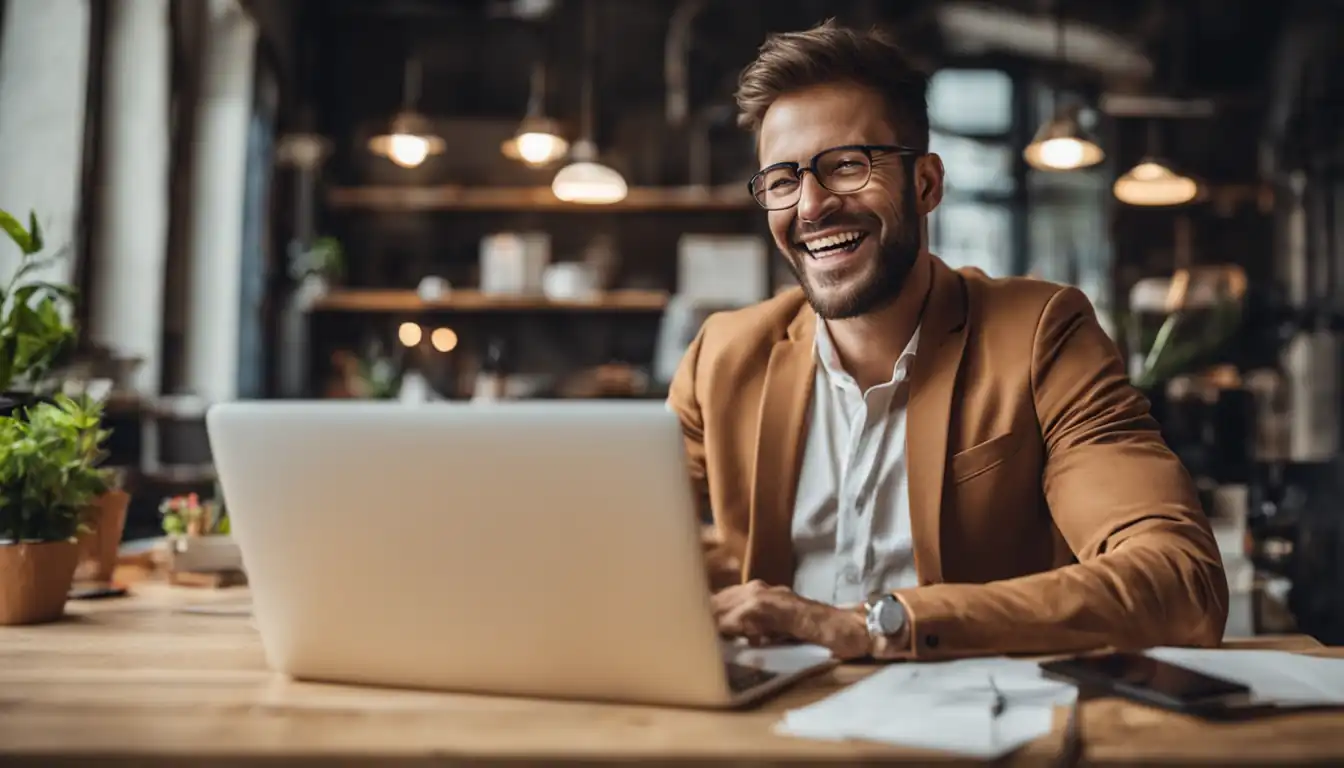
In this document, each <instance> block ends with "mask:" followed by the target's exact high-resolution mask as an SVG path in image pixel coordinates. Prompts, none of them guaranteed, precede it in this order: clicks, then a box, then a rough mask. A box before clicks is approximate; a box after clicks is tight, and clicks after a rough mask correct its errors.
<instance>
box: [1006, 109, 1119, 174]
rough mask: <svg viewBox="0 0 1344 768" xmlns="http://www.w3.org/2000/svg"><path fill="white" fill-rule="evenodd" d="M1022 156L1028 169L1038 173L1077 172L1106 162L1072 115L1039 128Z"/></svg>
mask: <svg viewBox="0 0 1344 768" xmlns="http://www.w3.org/2000/svg"><path fill="white" fill-rule="evenodd" d="M1022 156H1023V157H1024V158H1025V159H1026V161H1027V163H1028V164H1029V165H1031V167H1033V168H1036V169H1037V170H1041V171H1076V170H1078V169H1080V168H1088V167H1090V166H1093V165H1096V164H1097V163H1100V162H1101V161H1102V160H1104V159H1106V153H1105V152H1103V151H1101V147H1100V146H1099V145H1098V144H1097V142H1096V141H1094V140H1093V139H1092V137H1091V136H1089V135H1088V134H1087V131H1085V130H1083V127H1082V126H1081V125H1079V124H1078V118H1077V117H1076V116H1075V115H1074V114H1072V113H1068V114H1064V115H1060V116H1059V117H1056V118H1055V119H1053V120H1051V121H1050V122H1048V123H1046V124H1045V125H1042V126H1041V129H1040V130H1039V131H1037V132H1036V136H1035V138H1033V139H1032V141H1031V143H1030V144H1028V145H1027V148H1026V150H1025V151H1023V153H1022Z"/></svg>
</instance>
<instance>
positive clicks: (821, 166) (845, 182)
mask: <svg viewBox="0 0 1344 768" xmlns="http://www.w3.org/2000/svg"><path fill="white" fill-rule="evenodd" d="M814 165H815V171H816V176H817V182H818V183H819V184H821V186H822V187H824V188H825V189H827V190H829V191H831V192H835V193H837V194H845V193H848V192H857V191H859V190H860V189H863V186H864V185H865V184H867V183H868V177H869V175H870V174H871V172H872V167H873V164H872V160H871V159H870V158H869V157H868V155H867V153H865V152H863V151H862V150H858V149H846V148H839V149H828V150H826V151H825V152H822V153H821V154H819V155H817V157H816V161H815V163H814ZM807 170H809V169H806V168H804V169H802V171H794V169H793V168H792V167H789V166H785V167H781V168H771V169H770V170H767V171H765V172H764V173H761V174H758V175H757V176H756V178H755V179H754V180H753V182H752V188H751V194H752V195H753V196H754V197H755V198H756V202H757V203H760V204H761V206H762V207H764V208H766V209H768V210H779V209H781V208H788V207H789V206H791V205H794V204H795V203H797V202H798V198H799V196H800V195H801V194H802V190H803V185H802V178H801V177H802V173H803V172H804V171H807Z"/></svg>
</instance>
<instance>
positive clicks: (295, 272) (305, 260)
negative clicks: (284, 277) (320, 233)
mask: <svg viewBox="0 0 1344 768" xmlns="http://www.w3.org/2000/svg"><path fill="white" fill-rule="evenodd" d="M289 269H290V276H291V277H293V278H294V280H295V281H297V282H298V284H299V288H298V294H299V297H300V300H301V303H306V302H308V301H312V300H315V299H318V298H320V297H322V296H323V295H325V294H326V292H327V291H329V290H330V289H331V287H332V286H333V285H337V284H339V283H340V281H341V279H342V277H344V275H345V251H344V249H343V248H341V241H339V240H337V239H336V238H334V237H319V238H317V239H316V240H314V241H313V242H312V244H311V245H309V246H307V247H306V248H305V247H302V246H299V247H296V248H295V249H294V253H293V256H292V257H291V259H290V264H289Z"/></svg>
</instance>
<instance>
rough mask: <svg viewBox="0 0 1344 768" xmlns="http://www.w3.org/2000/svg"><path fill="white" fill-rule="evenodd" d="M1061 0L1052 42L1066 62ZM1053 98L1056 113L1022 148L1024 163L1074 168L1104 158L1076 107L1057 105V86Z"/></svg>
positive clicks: (1042, 168)
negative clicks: (1080, 119)
mask: <svg viewBox="0 0 1344 768" xmlns="http://www.w3.org/2000/svg"><path fill="white" fill-rule="evenodd" d="M1063 5H1064V3H1063V0H1058V2H1056V4H1055V45H1056V48H1057V51H1058V54H1057V58H1058V59H1059V61H1060V62H1061V63H1063V64H1067V63H1068V57H1067V56H1066V55H1065V49H1064V13H1063ZM1052 91H1053V94H1054V100H1055V102H1056V108H1055V110H1056V111H1055V116H1054V117H1052V118H1051V119H1050V120H1049V121H1047V122H1046V123H1044V124H1043V125H1041V127H1040V129H1039V130H1037V131H1036V136H1035V137H1033V138H1032V140H1031V143H1030V144H1028V145H1027V148H1026V149H1025V150H1024V151H1023V152H1022V156H1023V158H1025V159H1026V161H1027V163H1028V164H1029V165H1030V166H1031V167H1033V168H1035V169H1037V170H1040V171H1076V170H1079V169H1081V168H1088V167H1091V166H1093V165H1096V164H1097V163H1100V162H1101V161H1102V160H1104V159H1106V153H1105V152H1102V151H1101V146H1100V145H1099V144H1098V143H1097V142H1096V140H1095V139H1094V138H1093V137H1092V136H1091V135H1090V134H1089V133H1088V132H1087V130H1086V129H1084V128H1083V126H1082V123H1081V122H1079V120H1078V113H1079V110H1078V107H1077V106H1076V105H1071V106H1067V107H1060V106H1058V102H1059V89H1058V88H1054V89H1052Z"/></svg>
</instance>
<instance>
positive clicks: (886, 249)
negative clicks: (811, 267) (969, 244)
mask: <svg viewBox="0 0 1344 768" xmlns="http://www.w3.org/2000/svg"><path fill="white" fill-rule="evenodd" d="M902 207H903V208H904V210H903V211H901V217H900V220H899V221H898V222H897V223H896V227H895V231H894V232H889V233H888V235H889V236H890V239H889V240H885V241H883V242H879V243H877V249H878V250H877V259H876V263H875V264H872V265H867V264H863V265H856V269H857V270H869V271H868V273H867V274H865V275H864V276H863V277H862V278H859V282H857V283H856V284H855V285H853V286H851V287H849V288H848V290H845V291H843V292H841V293H839V294H837V295H831V296H826V295H824V292H823V291H819V290H818V287H817V286H816V285H813V284H812V282H811V279H810V278H809V276H808V273H807V270H806V269H805V268H804V265H803V264H802V260H803V259H808V258H811V257H810V256H808V255H807V254H806V253H805V252H799V251H797V250H795V251H794V253H792V254H789V255H788V256H786V257H785V258H784V261H785V262H786V263H787V264H788V265H789V269H790V270H791V271H792V272H793V276H794V277H795V278H797V280H798V284H799V285H800V286H802V288H803V295H804V296H806V297H807V303H808V304H811V305H812V310H813V311H815V312H816V313H817V314H818V315H820V316H821V317H822V318H823V319H825V320H845V319H848V318H852V317H859V316H861V315H866V314H868V313H869V312H873V311H875V310H878V309H881V308H883V307H885V306H887V305H888V304H890V303H891V302H893V301H895V300H896V297H897V296H899V295H900V294H901V289H902V288H903V287H904V286H905V280H906V278H907V277H909V275H910V270H911V269H913V268H914V266H915V261H916V260H917V259H918V258H919V212H918V211H917V210H916V209H915V203H914V198H913V197H912V196H911V194H907V195H906V196H905V202H904V204H903V206H902ZM793 240H794V242H797V238H794V239H793ZM842 279H844V278H842Z"/></svg>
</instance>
